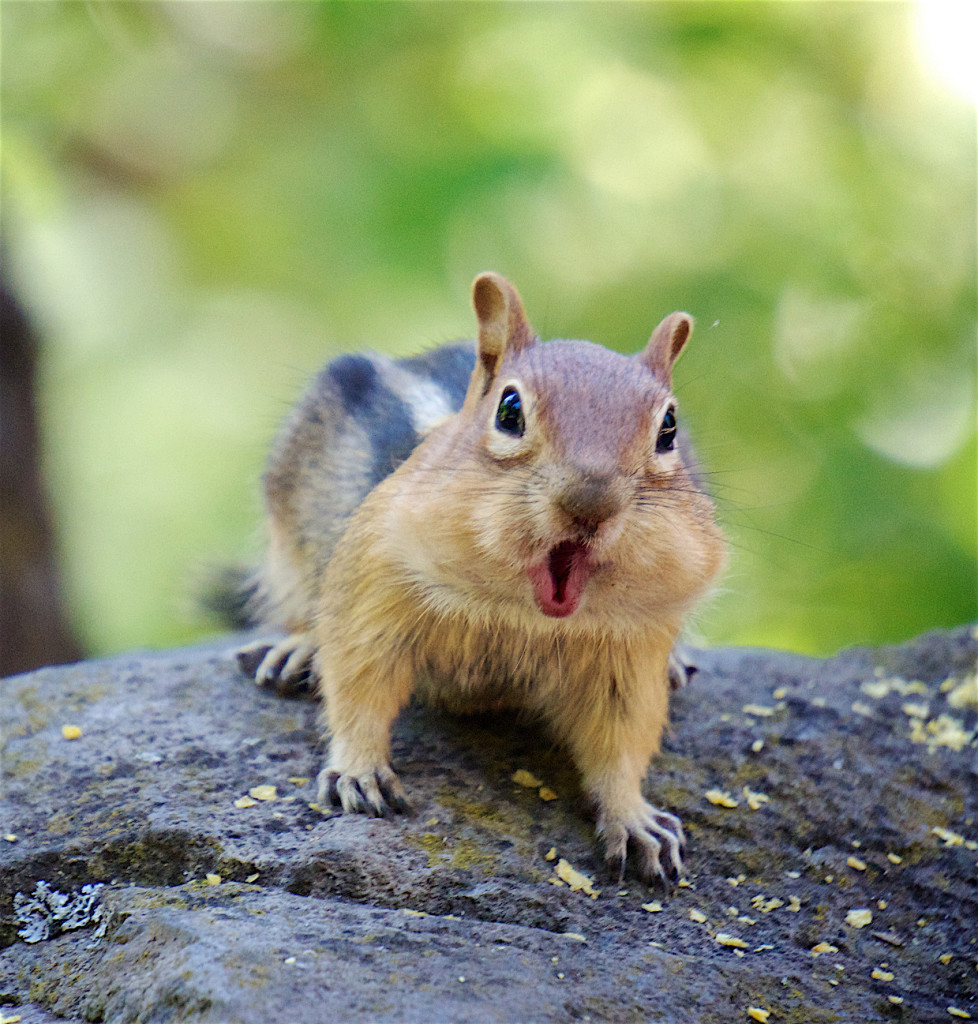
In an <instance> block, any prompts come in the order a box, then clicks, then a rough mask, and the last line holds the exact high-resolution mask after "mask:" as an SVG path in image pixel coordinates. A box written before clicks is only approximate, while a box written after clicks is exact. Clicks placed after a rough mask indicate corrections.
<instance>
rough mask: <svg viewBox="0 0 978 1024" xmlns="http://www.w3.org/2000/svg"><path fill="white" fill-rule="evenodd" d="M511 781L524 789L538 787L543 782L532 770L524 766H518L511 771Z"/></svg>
mask: <svg viewBox="0 0 978 1024" xmlns="http://www.w3.org/2000/svg"><path fill="white" fill-rule="evenodd" d="M510 778H511V779H512V780H513V782H515V783H516V785H517V786H523V787H524V788H526V789H539V788H540V787H541V786H542V785H543V783H542V782H541V781H540V779H538V778H537V777H536V776H535V775H534V774H532V772H528V771H527V770H526V769H525V768H519V769H518V770H517V771H515V772H513V774H512V775H511V776H510Z"/></svg>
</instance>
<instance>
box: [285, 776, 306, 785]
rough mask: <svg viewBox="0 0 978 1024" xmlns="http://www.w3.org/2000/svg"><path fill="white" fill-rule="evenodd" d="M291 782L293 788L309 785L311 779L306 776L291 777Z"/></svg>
mask: <svg viewBox="0 0 978 1024" xmlns="http://www.w3.org/2000/svg"><path fill="white" fill-rule="evenodd" d="M289 782H291V783H292V785H293V786H308V785H309V779H308V778H307V777H306V776H305V775H290V776H289Z"/></svg>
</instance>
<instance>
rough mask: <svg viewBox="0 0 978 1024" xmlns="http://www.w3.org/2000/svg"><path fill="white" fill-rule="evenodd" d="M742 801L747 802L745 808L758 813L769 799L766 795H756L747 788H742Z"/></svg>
mask: <svg viewBox="0 0 978 1024" xmlns="http://www.w3.org/2000/svg"><path fill="white" fill-rule="evenodd" d="M743 794H744V799H745V800H746V801H747V806H748V807H749V808H750V809H751V810H752V811H759V810H760V809H761V808H762V807H763V806H764V805H765V804H766V803H769V802H770V800H771V798H770V797H769V796H768V795H767V794H766V793H757V792H755V791H754V790H753V789H751V788H750V787H749V786H744V789H743Z"/></svg>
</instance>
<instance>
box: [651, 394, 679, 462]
mask: <svg viewBox="0 0 978 1024" xmlns="http://www.w3.org/2000/svg"><path fill="white" fill-rule="evenodd" d="M675 447H676V410H675V409H673V408H672V406H670V407H669V408H668V409H667V410H666V414H665V416H663V417H662V423H661V425H660V426H659V436H658V437H657V438H656V439H655V450H656V452H657V453H658V454H662V452H671V451H672V450H673V448H675Z"/></svg>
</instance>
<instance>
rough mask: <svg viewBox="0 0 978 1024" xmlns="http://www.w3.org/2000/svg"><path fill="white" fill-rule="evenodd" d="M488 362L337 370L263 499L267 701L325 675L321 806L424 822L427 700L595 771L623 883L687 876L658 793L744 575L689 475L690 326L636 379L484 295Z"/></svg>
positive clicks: (369, 362) (597, 352)
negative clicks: (683, 633)
mask: <svg viewBox="0 0 978 1024" xmlns="http://www.w3.org/2000/svg"><path fill="white" fill-rule="evenodd" d="M473 304H474V307H475V313H476V317H477V320H478V338H477V341H476V342H475V344H474V345H472V344H470V343H465V344H458V345H452V346H448V347H445V348H441V349H437V350H434V351H432V352H430V353H427V354H426V355H422V356H419V357H416V358H414V359H406V360H399V361H392V360H388V359H385V358H383V357H381V356H377V355H360V356H345V357H341V358H340V359H337V360H336V361H334V362H332V363H331V364H329V365H328V366H327V367H326V368H325V369H324V370H323V371H322V372H321V373H320V375H319V377H318V378H317V379H316V381H315V383H314V384H313V386H312V388H311V390H310V391H309V392H308V393H307V394H306V396H305V398H304V399H303V400H302V401H301V403H300V404H299V406H298V408H297V410H296V411H295V413H294V414H293V416H292V418H291V419H290V420H289V421H288V423H287V424H286V427H285V429H284V431H283V433H282V434H281V436H280V438H279V440H278V442H277V444H276V446H275V448H274V450H273V452H272V456H271V459H270V461H269V464H268V468H267V471H266V473H265V477H264V486H265V501H266V506H267V512H268V530H269V547H268V553H267V557H266V560H265V563H264V567H263V568H262V569H261V570H260V573H259V576H258V580H257V602H256V603H257V610H258V617H259V618H260V619H261V621H263V622H264V623H266V624H268V625H272V626H276V627H278V628H280V629H284V630H285V631H286V632H287V636H286V638H285V639H284V640H281V641H279V642H277V643H272V642H269V641H259V642H258V643H256V644H252V645H250V646H249V647H246V648H244V649H242V651H241V652H240V654H239V661H240V663H241V664H242V667H243V668H244V669H245V671H246V672H247V673H248V674H249V675H252V676H254V678H255V679H256V680H257V681H258V682H259V683H260V684H267V683H275V684H277V685H280V686H281V685H283V684H286V685H287V684H291V683H294V682H296V681H297V680H300V679H301V678H303V676H305V675H308V674H309V673H310V672H312V673H313V674H314V675H315V676H316V677H318V688H319V692H320V695H321V697H322V700H323V712H322V723H323V728H324V733H325V735H326V737H328V741H329V755H328V760H327V761H326V764H325V767H324V768H323V770H322V771H321V773H320V775H319V780H318V782H319V801H320V803H322V804H323V805H324V806H325V805H326V804H327V803H328V802H332V803H333V804H334V805H338V806H342V808H343V810H344V811H347V812H355V811H360V812H366V813H369V814H376V815H380V814H385V813H387V812H389V811H401V810H404V809H406V808H407V806H408V804H407V798H406V795H405V791H404V789H403V787H402V785H401V782H400V780H399V779H398V777H397V775H396V774H395V773H394V770H393V769H392V767H391V764H390V731H391V726H392V724H393V722H394V720H395V718H396V717H397V715H398V713H399V711H400V710H401V709H402V708H403V707H404V705H405V704H406V703H407V702H408V700H409V699H410V698H411V696H412V695H413V694H417V695H419V696H421V697H422V698H424V699H427V700H430V701H435V702H440V703H442V704H444V705H447V706H448V707H450V708H452V709H454V710H482V709H486V708H489V707H491V708H499V707H501V706H515V707H519V708H521V709H525V710H527V711H530V712H532V713H534V714H536V715H538V716H539V717H540V718H542V719H543V720H544V722H545V723H546V724H547V725H548V726H549V728H550V730H551V731H552V732H553V734H554V735H555V737H556V738H557V739H558V740H559V741H560V742H561V743H562V744H563V745H564V746H565V747H566V749H567V750H568V751H569V753H570V755H571V757H572V758H573V760H574V763H575V765H576V766H577V768H578V770H579V771H580V774H581V777H582V782H583V787H584V789H585V791H586V793H587V795H588V796H589V798H590V799H591V800H592V801H593V803H594V805H595V810H596V819H597V833H598V835H599V837H600V838H601V839H602V841H603V844H604V850H605V856H606V859H607V861H608V862H609V865H610V866H611V867H612V869H617V871H618V875H619V878H620V877H622V876H623V873H624V870H625V864H626V856H627V852H628V847H629V844H631V847H632V848H633V850H634V851H635V852H636V854H637V862H638V863H637V866H638V869H639V872H640V874H641V875H642V877H643V878H645V879H648V880H651V879H653V878H656V877H658V878H661V879H663V880H665V879H666V875H667V872H668V873H669V874H674V875H680V874H681V873H682V871H683V863H682V848H683V845H684V838H683V831H682V825H681V823H680V821H679V819H678V818H677V817H676V816H675V815H674V814H671V813H668V812H666V811H662V810H659V809H657V808H655V807H653V806H651V805H650V804H649V803H647V802H646V800H645V799H644V797H643V796H642V792H641V783H642V780H643V779H644V777H645V774H646V772H647V770H648V767H649V762H650V760H651V758H652V756H653V755H654V754H656V753H657V752H658V751H659V743H660V737H661V735H662V731H663V728H664V726H665V724H666V720H667V714H668V703H669V691H670V684H669V674H670V656H671V652H672V650H673V646H674V643H675V642H676V637H677V634H678V633H679V630H680V627H681V625H682V622H683V619H684V617H685V616H686V614H687V612H688V611H689V610H690V608H691V606H692V605H693V604H694V603H695V602H696V601H697V599H698V598H700V597H701V596H702V595H703V594H704V593H705V592H706V591H707V590H708V588H709V587H710V585H711V583H712V581H713V580H714V579H715V578H716V576H717V574H718V573H719V572H720V570H721V568H722V567H723V565H724V563H725V559H726V549H725V545H724V541H723V538H722V535H721V532H720V529H719V527H718V526H717V524H716V519H715V512H714V507H713V504H712V502H711V501H710V499H709V498H708V497H707V496H706V495H705V494H704V493H702V491H701V490H700V489H699V487H698V486H697V485H696V482H695V479H694V475H693V470H692V468H691V461H690V459H689V458H688V457H687V458H684V454H683V451H682V447H683V440H684V439H683V437H682V436H681V435H680V433H679V430H678V418H677V411H676V399H675V397H674V396H673V393H672V388H671V371H672V367H673V364H674V362H675V361H676V359H677V357H678V356H679V354H680V352H681V351H682V349H683V346H684V345H685V344H686V341H687V339H688V338H689V335H690V332H691V330H692V326H693V321H692V318H691V317H690V316H689V315H688V314H686V313H672V314H671V315H670V316H667V317H666V318H665V319H664V320H663V321H662V322H661V323H660V324H659V326H658V327H657V328H656V329H655V331H654V332H653V334H652V336H651V339H650V340H649V342H648V344H647V345H646V347H645V348H644V349H643V350H642V351H641V352H640V353H638V354H637V355H635V356H631V357H629V356H624V355H620V354H618V353H616V352H612V351H610V350H608V349H605V348H602V347H601V346H599V345H596V344H593V343H591V342H588V341H562V340H558V341H550V342H541V341H540V340H539V339H538V338H537V337H536V335H535V333H534V331H533V330H532V328H531V327H530V324H529V322H528V320H527V317H526V313H525V311H524V308H523V303H522V301H521V300H520V296H519V294H518V293H517V291H516V289H515V288H514V287H513V285H511V284H510V283H509V282H508V281H507V280H506V279H505V278H503V277H501V276H499V275H497V274H493V273H484V274H481V275H480V276H479V277H477V278H476V280H475V282H474V285H473Z"/></svg>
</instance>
